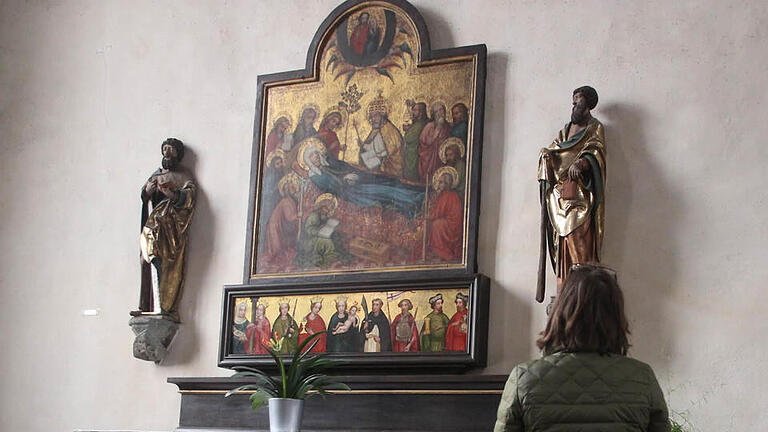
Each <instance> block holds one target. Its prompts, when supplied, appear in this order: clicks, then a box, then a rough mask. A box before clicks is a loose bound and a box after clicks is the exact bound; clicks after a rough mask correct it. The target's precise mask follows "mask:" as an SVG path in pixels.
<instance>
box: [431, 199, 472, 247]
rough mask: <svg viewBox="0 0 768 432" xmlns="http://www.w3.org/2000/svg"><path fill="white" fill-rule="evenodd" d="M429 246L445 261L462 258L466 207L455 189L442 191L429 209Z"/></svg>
mask: <svg viewBox="0 0 768 432" xmlns="http://www.w3.org/2000/svg"><path fill="white" fill-rule="evenodd" d="M429 222H430V225H429V247H430V250H431V251H433V252H434V253H436V254H437V256H439V257H440V258H442V259H443V260H445V261H456V260H459V259H461V243H462V237H463V236H462V234H463V227H464V208H463V207H462V205H461V198H459V194H458V193H456V191H455V190H453V189H448V190H444V191H442V192H440V195H439V196H438V197H437V200H435V204H434V206H432V208H431V209H430V211H429Z"/></svg>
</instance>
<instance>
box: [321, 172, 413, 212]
mask: <svg viewBox="0 0 768 432" xmlns="http://www.w3.org/2000/svg"><path fill="white" fill-rule="evenodd" d="M320 171H321V174H319V175H318V174H314V175H311V176H310V180H311V181H312V183H314V184H315V185H317V187H318V188H319V189H320V190H321V191H323V192H327V193H332V194H333V195H335V196H336V197H338V198H339V199H343V200H347V201H349V202H351V203H353V204H355V205H357V206H360V207H371V206H375V205H380V206H381V207H382V208H385V209H395V210H397V211H398V212H400V213H402V214H403V215H405V216H406V217H407V218H409V219H410V218H413V217H414V216H415V215H416V214H417V213H419V211H421V207H422V204H423V203H424V187H423V186H419V185H411V184H407V183H403V182H401V181H400V180H397V179H395V178H392V177H389V176H386V175H381V174H374V173H371V172H368V171H363V170H361V169H358V168H356V167H354V166H352V165H350V164H348V163H346V162H344V161H340V160H335V159H328V166H324V167H322V168H321V169H320ZM348 174H355V175H357V177H358V178H357V181H355V182H352V183H353V184H350V182H348V181H345V180H344V176H346V175H348Z"/></svg>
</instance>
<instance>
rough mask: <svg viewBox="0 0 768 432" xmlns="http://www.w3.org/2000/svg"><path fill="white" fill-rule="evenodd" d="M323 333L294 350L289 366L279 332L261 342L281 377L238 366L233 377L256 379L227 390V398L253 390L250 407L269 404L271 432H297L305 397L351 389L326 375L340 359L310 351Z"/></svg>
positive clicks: (308, 339)
mask: <svg viewBox="0 0 768 432" xmlns="http://www.w3.org/2000/svg"><path fill="white" fill-rule="evenodd" d="M320 335H321V333H315V334H313V335H311V336H309V337H308V338H307V339H305V340H304V341H303V342H302V343H301V344H299V346H298V347H297V349H296V352H295V353H293V357H292V358H291V362H290V364H288V366H287V367H286V364H285V362H284V361H283V358H282V356H281V355H280V354H279V353H278V352H279V351H280V349H281V348H282V345H283V342H284V338H278V335H277V333H275V334H274V335H273V336H272V339H271V340H269V341H265V342H267V343H262V344H261V345H262V346H263V347H264V348H265V349H266V350H267V352H268V353H269V355H270V356H272V359H273V360H274V361H275V364H276V365H277V369H278V370H279V371H280V377H279V379H278V378H277V377H274V378H273V377H271V376H269V375H268V374H266V373H264V372H262V371H260V370H258V369H254V368H251V367H248V366H235V367H233V369H234V370H236V371H237V372H236V373H235V374H234V375H232V378H242V377H249V378H254V379H255V380H256V382H255V383H253V384H246V385H242V386H239V387H237V388H234V389H232V390H230V391H229V392H227V394H226V395H224V397H229V396H231V395H233V394H235V393H238V392H241V391H247V390H254V392H253V394H251V396H250V400H251V408H252V409H254V410H255V409H257V408H259V407H261V406H262V405H264V404H265V403H269V430H270V431H271V432H298V431H299V429H300V427H301V418H302V414H303V412H304V400H305V399H308V398H310V397H312V396H316V395H320V396H322V397H323V398H325V396H326V395H327V394H328V390H349V389H350V388H349V386H347V385H346V384H344V383H341V382H338V381H337V380H336V379H335V378H334V377H331V376H328V375H325V374H323V373H322V372H323V371H326V370H328V369H329V368H333V367H335V366H338V365H340V364H342V363H343V362H341V361H338V360H332V359H329V358H328V354H310V351H312V349H313V348H314V347H315V345H317V343H318V340H316V338H317V337H318V336H320Z"/></svg>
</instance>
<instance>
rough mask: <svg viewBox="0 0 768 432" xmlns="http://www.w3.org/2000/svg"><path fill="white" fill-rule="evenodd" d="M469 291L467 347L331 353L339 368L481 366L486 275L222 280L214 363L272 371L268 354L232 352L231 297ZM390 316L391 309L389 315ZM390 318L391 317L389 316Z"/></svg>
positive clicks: (397, 369) (398, 371) (385, 370)
mask: <svg viewBox="0 0 768 432" xmlns="http://www.w3.org/2000/svg"><path fill="white" fill-rule="evenodd" d="M463 288H466V289H467V290H468V291H469V292H468V294H469V298H470V301H469V307H468V311H469V316H470V327H469V328H470V333H469V334H468V335H467V351H466V352H451V353H448V352H437V353H422V352H420V353H331V356H332V357H334V358H338V359H341V360H344V362H345V364H344V365H343V366H341V367H339V368H338V370H337V372H338V373H347V374H349V373H353V374H354V373H370V372H373V371H375V372H376V373H395V374H402V373H408V374H416V373H429V374H439V373H443V374H445V373H457V372H464V371H467V370H470V369H474V368H481V367H485V366H486V361H487V349H488V310H489V299H490V279H488V277H486V276H484V275H482V274H474V275H471V276H461V277H453V278H440V279H428V280H404V281H374V282H359V281H358V282H356V281H346V282H341V283H316V284H302V285H295V284H280V285H274V284H272V285H268V286H263V285H253V284H249V285H227V286H225V287H224V290H223V291H224V292H223V299H222V300H223V302H222V303H223V304H222V321H221V329H220V330H221V331H220V339H219V357H218V366H219V367H222V368H232V367H234V366H251V367H257V368H260V369H263V370H265V371H268V372H275V371H276V368H275V366H274V362H273V360H272V359H271V358H269V357H268V356H254V355H242V354H232V353H231V349H230V348H231V344H232V339H233V332H232V331H231V329H232V324H233V319H234V312H235V299H237V298H244V297H245V298H251V297H274V296H283V297H285V296H301V295H304V296H306V295H313V294H318V293H320V294H326V295H327V294H349V293H364V292H381V291H401V290H405V291H410V290H415V291H418V290H430V289H433V290H434V289H440V290H444V289H463ZM390 315H391V314H390ZM388 319H391V316H390V317H389V318H388Z"/></svg>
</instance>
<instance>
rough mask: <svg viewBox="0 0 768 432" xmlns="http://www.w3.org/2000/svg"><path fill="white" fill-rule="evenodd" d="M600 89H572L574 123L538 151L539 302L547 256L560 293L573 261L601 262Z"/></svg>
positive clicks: (602, 162)
mask: <svg viewBox="0 0 768 432" xmlns="http://www.w3.org/2000/svg"><path fill="white" fill-rule="evenodd" d="M597 100H598V97H597V91H595V89H593V88H592V87H589V86H584V87H579V88H577V89H576V90H574V91H573V108H572V109H571V121H570V122H568V123H567V124H566V125H565V127H564V128H563V129H562V130H561V131H560V133H559V134H558V136H557V138H556V139H555V141H554V142H553V143H552V145H550V146H549V147H547V148H543V149H541V152H540V153H539V172H538V180H539V190H540V198H541V218H542V221H541V236H542V237H541V250H540V256H539V278H538V285H537V291H536V300H537V301H538V302H542V301H543V300H544V281H545V274H544V273H545V268H546V258H545V257H546V254H547V249H548V250H549V256H550V261H551V263H552V267H553V269H554V271H555V275H556V276H557V288H558V293H559V291H560V287H561V286H562V283H563V281H564V280H565V278H566V277H567V276H568V274H569V273H570V269H571V267H572V266H573V265H574V264H583V263H588V262H599V261H600V248H601V246H602V241H603V219H604V214H605V197H604V191H605V173H606V170H605V168H606V166H605V132H604V131H603V125H602V123H600V122H599V121H598V120H597V119H596V118H594V117H592V114H591V110H592V109H594V108H595V106H597Z"/></svg>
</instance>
